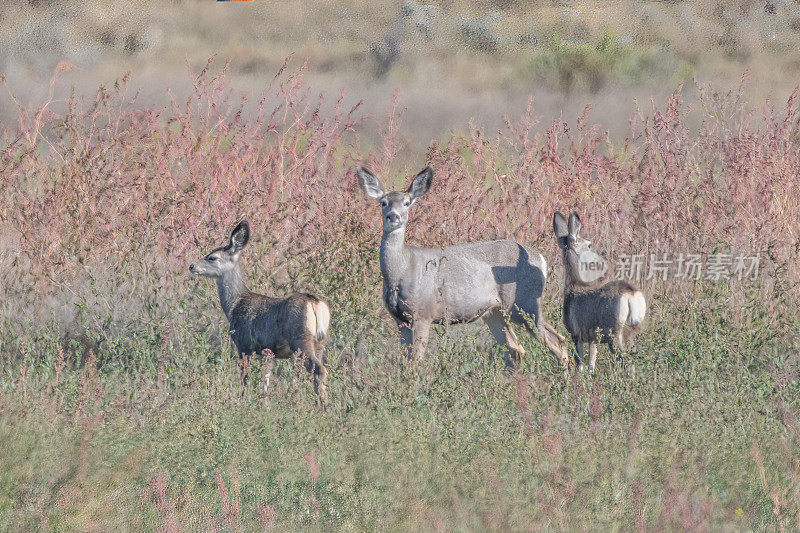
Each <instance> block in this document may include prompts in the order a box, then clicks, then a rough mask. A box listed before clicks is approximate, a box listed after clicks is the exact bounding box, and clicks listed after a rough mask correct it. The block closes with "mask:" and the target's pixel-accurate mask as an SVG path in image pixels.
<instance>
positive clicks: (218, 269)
mask: <svg viewBox="0 0 800 533" xmlns="http://www.w3.org/2000/svg"><path fill="white" fill-rule="evenodd" d="M249 240H250V225H249V224H248V223H247V221H242V222H240V223H239V224H238V225H237V226H236V227H235V228H234V229H233V231H232V232H231V236H230V240H229V242H228V244H227V245H226V246H222V247H220V248H216V249H214V250H212V251H211V252H210V253H209V254H208V255H206V256H205V257H203V258H202V259H199V260H197V261H195V262H194V263H192V264H191V266H190V267H189V271H190V272H191V273H192V274H197V275H200V276H206V277H209V278H214V279H216V280H217V292H218V293H219V301H220V305H221V306H222V311H223V312H224V313H225V316H226V317H227V318H228V322H229V323H230V335H231V339H232V340H233V343H234V344H235V345H236V350H237V351H238V353H239V357H240V358H243V357H244V356H246V355H250V354H253V353H261V352H263V351H265V350H271V351H272V353H273V354H275V357H278V358H288V357H292V356H293V354H296V353H299V354H300V355H301V356H302V357H303V363H304V365H305V367H306V370H308V371H309V372H310V373H311V374H312V375H313V376H314V389H315V390H316V391H317V394H319V398H320V401H321V403H322V404H323V405H325V404H327V403H328V392H327V387H326V381H327V376H328V370H327V369H326V368H325V365H324V363H323V350H324V348H325V338H326V337H327V335H328V326H329V324H330V310H329V309H328V305H327V304H326V303H325V302H324V301H323V300H322V299H320V298H318V297H317V296H314V295H312V294H305V293H294V294H291V295H289V296H287V297H286V298H273V297H270V296H265V295H263V294H258V293H255V292H251V291H250V290H249V289H248V288H247V284H246V283H245V281H244V276H243V275H242V269H241V266H240V265H239V257H240V254H241V251H242V248H244V247H245V245H247V242H248V241H249ZM242 371H243V378H244V372H245V368H244V366H243V367H242Z"/></svg>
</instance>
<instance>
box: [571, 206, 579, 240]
mask: <svg viewBox="0 0 800 533" xmlns="http://www.w3.org/2000/svg"><path fill="white" fill-rule="evenodd" d="M580 232H581V217H579V216H578V213H576V212H575V211H573V210H572V209H570V210H569V233H570V235H572V236H573V237H575V238H576V239H577V238H578V234H580Z"/></svg>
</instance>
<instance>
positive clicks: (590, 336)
mask: <svg viewBox="0 0 800 533" xmlns="http://www.w3.org/2000/svg"><path fill="white" fill-rule="evenodd" d="M636 291H637V289H636V287H634V286H633V285H631V284H630V283H628V282H626V281H612V282H610V283H607V284H605V285H603V286H601V287H597V288H593V289H584V290H574V291H568V292H567V293H566V294H565V295H564V325H565V326H566V328H567V331H569V332H570V334H571V335H573V336H574V337H578V339H579V340H581V341H595V340H596V339H597V332H598V331H599V332H600V333H601V334H603V335H609V334H610V333H611V332H612V331H613V330H614V328H616V327H617V326H618V325H620V322H621V320H620V318H621V317H620V309H621V307H620V300H621V298H622V296H623V295H624V294H626V293H630V294H632V293H634V292H636ZM622 321H623V322H624V319H623V320H622Z"/></svg>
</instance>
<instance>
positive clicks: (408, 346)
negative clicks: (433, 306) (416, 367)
mask: <svg viewBox="0 0 800 533" xmlns="http://www.w3.org/2000/svg"><path fill="white" fill-rule="evenodd" d="M397 329H398V331H399V332H400V344H402V345H403V355H405V356H406V357H409V358H410V357H411V352H412V349H413V347H414V330H412V329H411V326H409V325H408V324H405V323H403V322H400V321H398V322H397Z"/></svg>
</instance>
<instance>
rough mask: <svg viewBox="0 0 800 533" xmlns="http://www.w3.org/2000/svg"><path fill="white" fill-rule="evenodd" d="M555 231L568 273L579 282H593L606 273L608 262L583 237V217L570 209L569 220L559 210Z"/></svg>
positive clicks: (555, 217) (555, 215)
mask: <svg viewBox="0 0 800 533" xmlns="http://www.w3.org/2000/svg"><path fill="white" fill-rule="evenodd" d="M553 231H554V233H555V235H556V242H557V243H558V247H559V248H561V250H562V252H563V256H564V268H565V270H566V271H567V275H568V276H571V277H572V279H574V280H575V281H577V282H582V283H591V282H593V281H595V280H597V279H599V278H601V277H602V276H604V275H605V273H606V271H607V270H608V264H607V263H606V260H605V259H603V257H602V256H600V255H599V254H598V253H597V252H595V251H594V250H593V249H592V241H589V240H586V239H584V238H583V237H581V219H580V217H579V216H578V214H577V213H575V212H574V211H570V214H569V220H567V217H565V216H564V215H562V214H561V213H559V212H556V213H555V214H554V215H553Z"/></svg>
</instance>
